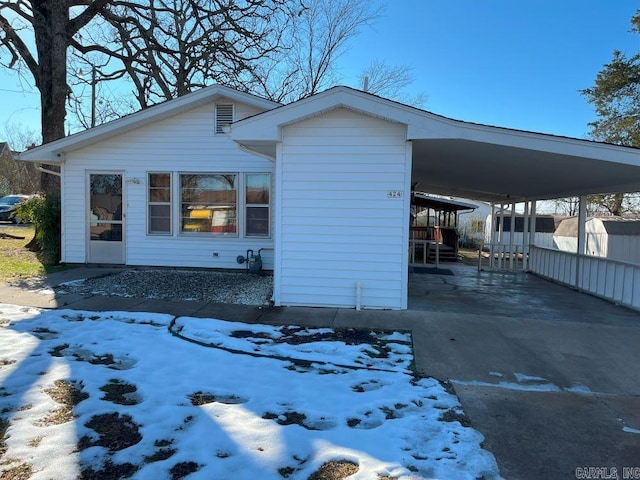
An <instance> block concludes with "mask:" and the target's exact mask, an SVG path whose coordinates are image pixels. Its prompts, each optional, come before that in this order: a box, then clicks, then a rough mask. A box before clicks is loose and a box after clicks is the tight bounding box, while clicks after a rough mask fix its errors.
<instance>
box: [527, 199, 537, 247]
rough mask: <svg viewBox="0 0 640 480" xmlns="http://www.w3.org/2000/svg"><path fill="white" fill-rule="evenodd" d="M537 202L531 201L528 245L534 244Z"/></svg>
mask: <svg viewBox="0 0 640 480" xmlns="http://www.w3.org/2000/svg"><path fill="white" fill-rule="evenodd" d="M537 204H538V202H536V201H535V200H534V201H533V202H531V229H530V230H529V246H530V247H531V246H532V245H535V244H536V206H537Z"/></svg>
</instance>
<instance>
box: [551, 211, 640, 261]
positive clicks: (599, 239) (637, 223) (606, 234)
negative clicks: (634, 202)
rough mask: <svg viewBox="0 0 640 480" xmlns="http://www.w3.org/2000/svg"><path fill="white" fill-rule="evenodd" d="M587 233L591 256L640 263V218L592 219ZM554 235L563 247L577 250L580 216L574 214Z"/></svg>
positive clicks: (560, 248) (573, 250)
mask: <svg viewBox="0 0 640 480" xmlns="http://www.w3.org/2000/svg"><path fill="white" fill-rule="evenodd" d="M585 233H586V253H587V254H588V255H594V256H596V257H605V258H608V259H610V260H617V261H620V262H626V263H635V264H639V265H640V220H629V219H622V218H619V217H594V218H589V219H588V220H587V222H586V225H585ZM553 238H554V242H555V245H556V248H558V249H559V250H563V251H565V252H575V251H576V248H577V244H578V219H577V218H576V217H571V218H567V219H565V220H563V221H562V222H561V223H560V225H558V229H557V230H556V232H555V234H554V236H553Z"/></svg>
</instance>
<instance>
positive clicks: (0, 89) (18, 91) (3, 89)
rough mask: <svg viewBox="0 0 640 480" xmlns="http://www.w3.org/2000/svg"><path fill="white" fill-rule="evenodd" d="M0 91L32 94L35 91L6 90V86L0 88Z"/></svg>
mask: <svg viewBox="0 0 640 480" xmlns="http://www.w3.org/2000/svg"><path fill="white" fill-rule="evenodd" d="M0 92H11V93H30V94H32V95H35V94H36V93H37V92H29V91H26V90H8V89H6V88H0Z"/></svg>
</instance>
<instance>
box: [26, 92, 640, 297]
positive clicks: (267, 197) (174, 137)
mask: <svg viewBox="0 0 640 480" xmlns="http://www.w3.org/2000/svg"><path fill="white" fill-rule="evenodd" d="M21 159H22V160H26V161H33V162H37V163H40V164H43V165H58V166H60V167H61V193H62V217H63V220H62V261H63V262H66V263H115V264H125V265H149V266H170V267H205V268H225V269H227V268H239V269H244V268H245V267H244V265H240V264H238V263H237V261H236V259H237V257H238V256H240V255H245V254H246V252H247V250H249V249H251V250H253V251H254V252H258V251H259V250H261V251H262V257H263V262H264V266H265V268H267V269H272V270H273V273H274V302H275V304H276V305H307V306H334V307H356V308H359V307H366V308H388V309H403V308H407V296H408V293H407V288H408V280H407V277H408V267H409V248H408V246H409V225H410V205H411V194H410V193H411V185H413V184H415V183H416V182H418V181H419V182H420V187H421V189H424V190H425V191H428V192H432V193H436V194H444V195H457V196H461V197H465V198H475V199H478V200H484V201H490V202H499V203H509V202H515V201H518V202H519V201H529V200H536V199H547V198H556V197H561V196H569V195H581V194H587V193H594V192H608V191H633V190H640V181H639V180H638V179H639V178H640V174H639V172H640V161H639V160H638V157H637V150H635V149H630V148H624V147H617V146H612V145H605V144H599V143H595V142H588V141H584V140H576V139H567V138H563V137H553V136H550V135H542V134H535V133H530V132H521V131H515V130H508V129H502V128H497V127H488V126H484V125H477V124H470V123H465V122H460V121H456V120H452V119H448V118H445V117H441V116H438V115H435V114H432V113H429V112H425V111H423V110H419V109H416V108H413V107H410V106H407V105H402V104H399V103H396V102H393V101H390V100H386V99H383V98H380V97H376V96H374V95H370V94H367V93H364V92H361V91H358V90H353V89H350V88H347V87H335V88H332V89H329V90H327V91H325V92H322V93H319V94H317V95H313V96H311V97H308V98H305V99H302V100H300V101H298V102H294V103H292V104H289V105H286V106H279V105H277V104H275V103H273V102H270V101H267V100H264V99H261V98H258V97H255V96H252V95H249V94H245V93H241V92H238V91H235V90H233V89H230V88H226V87H222V86H217V85H215V86H211V87H207V88H204V89H202V90H199V91H197V92H194V93H191V94H189V95H185V96H184V97H180V98H177V99H175V100H171V101H169V102H166V103H163V104H160V105H157V106H155V107H152V108H149V109H146V110H143V111H141V112H138V113H135V114H132V115H129V116H127V117H124V118H122V119H119V120H116V121H113V122H110V123H107V124H104V125H101V126H98V127H96V128H92V129H90V130H87V131H84V132H81V133H78V134H75V135H72V136H70V137H66V138H63V139H60V140H57V141H55V142H52V143H49V144H46V145H43V146H40V147H37V148H34V149H32V150H29V151H27V152H24V153H23V154H22V155H21ZM480 165H482V166H483V167H482V168H479V166H480ZM578 166H580V167H582V168H578ZM550 168H553V169H554V171H555V172H556V174H555V175H553V176H551V177H549V176H548V175H546V174H545V173H544V171H545V170H548V169H550ZM586 172H588V173H586Z"/></svg>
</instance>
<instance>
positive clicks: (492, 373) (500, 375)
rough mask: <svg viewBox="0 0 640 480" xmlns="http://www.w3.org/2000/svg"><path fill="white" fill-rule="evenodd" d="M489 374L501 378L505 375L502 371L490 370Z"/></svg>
mask: <svg viewBox="0 0 640 480" xmlns="http://www.w3.org/2000/svg"><path fill="white" fill-rule="evenodd" d="M489 375H491V376H492V377H499V378H502V377H503V376H504V375H502V374H501V373H500V372H489Z"/></svg>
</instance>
